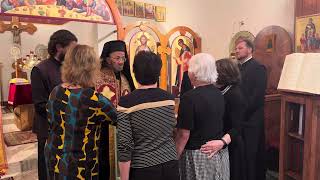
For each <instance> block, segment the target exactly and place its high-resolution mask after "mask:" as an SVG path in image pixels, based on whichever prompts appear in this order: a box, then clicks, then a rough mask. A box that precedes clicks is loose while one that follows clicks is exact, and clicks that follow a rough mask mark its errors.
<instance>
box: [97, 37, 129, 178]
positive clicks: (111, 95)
mask: <svg viewBox="0 0 320 180" xmlns="http://www.w3.org/2000/svg"><path fill="white" fill-rule="evenodd" d="M100 58H101V73H100V75H99V77H98V80H97V82H96V89H97V91H98V92H100V93H102V94H103V95H104V96H106V97H107V98H108V99H110V100H111V102H112V103H113V105H114V106H115V107H117V105H118V102H119V98H120V97H121V96H124V95H127V94H129V93H130V92H131V91H133V90H134V89H135V87H134V84H133V80H132V77H131V73H130V64H129V60H128V53H127V48H126V44H125V42H123V41H120V40H115V41H109V42H106V43H105V44H104V46H103V50H102V53H101V56H100ZM109 128H110V129H109ZM114 134H115V133H114V128H113V127H109V125H108V124H106V123H102V125H101V133H100V147H99V161H100V162H99V179H101V180H109V179H115V176H116V174H115V167H116V166H115V165H116V156H115V138H114Z"/></svg>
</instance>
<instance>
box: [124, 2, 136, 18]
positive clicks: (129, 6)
mask: <svg viewBox="0 0 320 180" xmlns="http://www.w3.org/2000/svg"><path fill="white" fill-rule="evenodd" d="M123 15H124V16H134V1H132V0H123Z"/></svg>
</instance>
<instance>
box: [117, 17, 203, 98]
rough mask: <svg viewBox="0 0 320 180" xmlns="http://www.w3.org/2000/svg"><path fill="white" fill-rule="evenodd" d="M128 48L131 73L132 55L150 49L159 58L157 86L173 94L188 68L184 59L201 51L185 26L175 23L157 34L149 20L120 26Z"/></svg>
mask: <svg viewBox="0 0 320 180" xmlns="http://www.w3.org/2000/svg"><path fill="white" fill-rule="evenodd" d="M123 39H124V40H125V42H126V43H127V46H128V49H129V56H130V66H131V74H132V76H133V79H134V82H135V85H136V86H137V82H136V80H135V78H134V74H133V72H132V65H133V61H134V56H135V54H137V53H138V52H139V51H151V52H154V53H156V54H158V55H159V56H160V57H161V60H162V69H161V75H160V82H159V86H160V88H162V89H165V90H168V91H169V92H172V93H173V94H174V95H175V96H176V97H178V96H179V93H180V90H181V82H182V74H183V72H185V71H187V70H188V60H189V59H190V58H191V56H192V55H194V54H196V53H199V52H201V38H200V37H199V36H198V35H197V33H195V32H194V31H193V30H191V29H190V28H188V27H185V26H178V27H175V28H173V29H172V30H170V31H169V32H168V33H166V34H164V33H161V32H160V31H159V30H158V28H157V27H156V26H155V25H153V24H151V23H149V22H136V23H133V24H131V25H128V26H126V27H125V28H124V38H123Z"/></svg>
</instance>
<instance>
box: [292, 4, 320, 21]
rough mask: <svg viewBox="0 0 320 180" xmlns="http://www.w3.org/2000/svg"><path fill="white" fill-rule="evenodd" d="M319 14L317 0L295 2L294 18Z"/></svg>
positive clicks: (319, 9)
mask: <svg viewBox="0 0 320 180" xmlns="http://www.w3.org/2000/svg"><path fill="white" fill-rule="evenodd" d="M319 13H320V1H319V0H296V4H295V15H296V17H300V16H307V15H312V14H319Z"/></svg>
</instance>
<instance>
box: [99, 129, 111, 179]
mask: <svg viewBox="0 0 320 180" xmlns="http://www.w3.org/2000/svg"><path fill="white" fill-rule="evenodd" d="M109 179H110V162H109V125H108V124H107V123H102V124H101V131H100V144H99V180H109Z"/></svg>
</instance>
